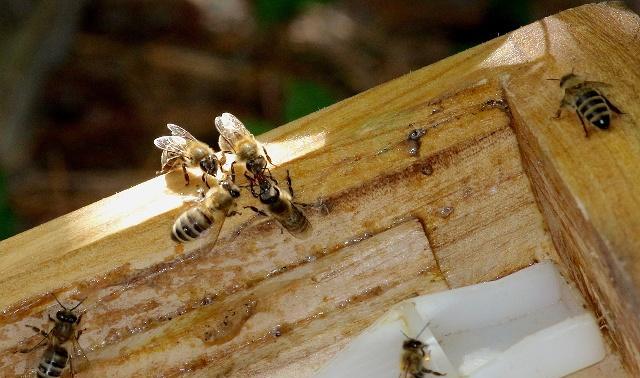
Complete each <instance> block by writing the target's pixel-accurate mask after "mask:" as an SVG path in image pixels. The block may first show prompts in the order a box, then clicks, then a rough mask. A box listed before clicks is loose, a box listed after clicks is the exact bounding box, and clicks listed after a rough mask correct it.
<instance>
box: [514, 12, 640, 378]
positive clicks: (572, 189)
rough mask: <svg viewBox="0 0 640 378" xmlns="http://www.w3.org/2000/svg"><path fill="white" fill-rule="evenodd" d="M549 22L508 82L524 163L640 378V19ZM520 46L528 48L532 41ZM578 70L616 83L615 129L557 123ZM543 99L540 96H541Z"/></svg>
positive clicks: (563, 252) (579, 16)
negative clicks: (536, 53) (564, 84)
mask: <svg viewBox="0 0 640 378" xmlns="http://www.w3.org/2000/svg"><path fill="white" fill-rule="evenodd" d="M590 9H592V11H590V12H585V11H584V10H583V9H582V8H578V9H575V10H569V11H566V12H563V13H561V14H559V15H556V16H552V17H548V18H546V19H544V20H542V21H539V22H537V23H536V24H534V25H532V26H530V28H531V29H532V30H530V32H529V33H528V34H529V35H530V36H531V37H532V38H533V37H534V36H535V35H536V33H537V34H539V35H541V36H544V39H543V41H544V43H543V45H544V46H543V47H542V48H543V49H544V50H545V55H543V56H541V57H540V59H539V61H538V62H537V63H536V64H534V65H532V66H530V67H528V68H527V69H524V70H522V72H521V73H519V74H518V75H513V76H512V77H511V78H510V79H508V80H506V81H505V82H506V88H505V90H506V95H507V100H508V102H509V106H510V108H511V112H512V114H513V116H514V121H515V122H514V125H515V130H516V133H517V136H518V140H519V142H520V145H521V146H522V149H521V151H522V154H523V161H524V163H525V167H526V169H527V173H528V174H529V177H530V178H531V182H532V186H533V188H534V192H535V193H536V197H537V199H538V202H539V203H540V207H541V209H542V210H543V213H544V215H545V218H546V220H547V224H548V226H549V229H550V231H551V235H552V236H553V240H554V243H555V245H556V247H557V249H558V251H559V252H560V256H561V257H562V259H563V261H564V263H565V266H566V267H567V269H568V271H569V272H570V274H571V277H572V278H573V280H575V281H576V282H578V283H579V286H580V288H581V290H582V292H583V293H584V294H585V295H586V296H587V297H588V298H589V299H590V301H591V302H592V303H593V304H594V305H595V307H596V310H597V313H598V315H599V316H602V318H603V319H604V323H605V324H606V326H607V327H608V330H609V333H610V334H611V336H612V337H613V340H614V342H615V343H616V346H617V347H618V348H620V350H621V351H622V352H623V356H624V358H625V361H627V362H628V364H629V367H630V368H631V371H632V372H633V374H634V375H638V374H640V364H639V363H640V349H639V348H640V291H639V288H640V128H639V127H638V120H640V105H639V103H638V94H639V93H640V69H638V67H640V56H639V55H638V53H637V52H638V51H640V37H639V36H640V34H638V33H639V32H640V22H639V19H638V16H637V15H636V14H633V13H632V12H630V11H628V10H625V9H621V8H617V7H612V6H609V5H605V4H599V5H593V6H591V7H590ZM514 44H515V46H516V48H524V45H527V46H528V45H529V43H527V42H526V39H521V40H519V41H515V42H514ZM572 71H574V72H575V73H576V74H579V75H581V76H584V77H585V79H586V80H590V81H601V82H605V83H608V84H609V85H610V87H608V88H605V89H603V92H604V93H605V95H606V96H607V97H608V98H609V99H610V101H612V102H613V103H615V104H616V106H618V107H619V108H620V109H622V111H623V112H624V113H625V114H623V115H622V116H619V117H614V119H613V121H612V126H611V128H610V129H609V130H606V131H601V130H598V129H596V128H595V127H593V126H590V125H588V126H587V127H588V129H589V137H588V138H587V137H585V134H584V131H583V129H582V127H581V125H580V120H579V119H578V117H577V116H576V114H575V112H573V111H566V112H565V114H564V117H562V118H561V119H558V120H556V119H552V117H553V116H554V114H555V112H556V110H557V109H558V105H559V103H560V100H561V99H562V90H560V88H559V86H558V82H557V81H548V80H545V78H558V77H561V76H563V75H565V74H567V73H570V72H572ZM532 94H535V95H532Z"/></svg>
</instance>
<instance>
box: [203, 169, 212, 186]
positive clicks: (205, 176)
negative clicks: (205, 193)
mask: <svg viewBox="0 0 640 378" xmlns="http://www.w3.org/2000/svg"><path fill="white" fill-rule="evenodd" d="M202 182H204V184H205V185H206V187H207V189H211V186H209V180H207V174H206V173H203V174H202Z"/></svg>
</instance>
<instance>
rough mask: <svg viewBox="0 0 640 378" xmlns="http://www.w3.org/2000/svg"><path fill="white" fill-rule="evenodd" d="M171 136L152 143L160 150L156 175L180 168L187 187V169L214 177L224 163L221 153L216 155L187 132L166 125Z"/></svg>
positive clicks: (157, 139)
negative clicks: (191, 168) (198, 170)
mask: <svg viewBox="0 0 640 378" xmlns="http://www.w3.org/2000/svg"><path fill="white" fill-rule="evenodd" d="M167 128H168V129H169V130H171V135H169V136H161V137H159V138H156V139H155V140H154V141H153V144H155V145H156V147H158V148H159V149H161V150H162V156H161V157H160V163H161V165H162V167H161V169H160V171H158V172H157V173H158V174H162V173H167V172H169V171H172V170H174V169H176V168H179V167H181V168H182V172H183V173H184V180H185V182H186V185H189V174H188V173H187V167H198V168H200V169H201V170H202V172H203V180H205V178H204V174H209V175H211V176H214V177H216V176H217V175H218V172H219V171H220V170H221V167H222V165H224V163H225V156H224V154H223V153H216V152H215V151H214V150H213V149H212V148H211V147H209V145H207V144H206V143H204V142H201V141H199V140H197V139H196V138H195V137H194V136H193V135H191V134H190V133H189V132H188V131H187V130H185V129H183V128H182V127H180V126H178V125H173V124H168V125H167Z"/></svg>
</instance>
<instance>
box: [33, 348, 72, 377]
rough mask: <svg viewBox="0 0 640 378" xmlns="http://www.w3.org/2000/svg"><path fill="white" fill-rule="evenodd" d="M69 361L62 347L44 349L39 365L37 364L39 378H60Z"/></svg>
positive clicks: (67, 354)
mask: <svg viewBox="0 0 640 378" xmlns="http://www.w3.org/2000/svg"><path fill="white" fill-rule="evenodd" d="M67 361H69V353H68V352H67V350H66V349H65V348H64V347H61V346H57V345H56V346H50V347H48V348H47V349H45V351H44V354H43V355H42V359H41V360H40V364H38V377H39V378H52V377H60V376H62V371H63V370H64V368H65V366H67Z"/></svg>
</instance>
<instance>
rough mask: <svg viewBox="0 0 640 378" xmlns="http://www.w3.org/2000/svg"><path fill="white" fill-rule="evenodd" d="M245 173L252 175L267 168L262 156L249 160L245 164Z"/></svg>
mask: <svg viewBox="0 0 640 378" xmlns="http://www.w3.org/2000/svg"><path fill="white" fill-rule="evenodd" d="M246 166H247V171H249V172H251V173H253V174H254V175H255V174H257V173H260V172H262V170H264V169H265V167H266V166H267V160H266V159H265V158H263V157H262V156H258V157H257V158H255V159H249V160H247V163H246Z"/></svg>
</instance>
